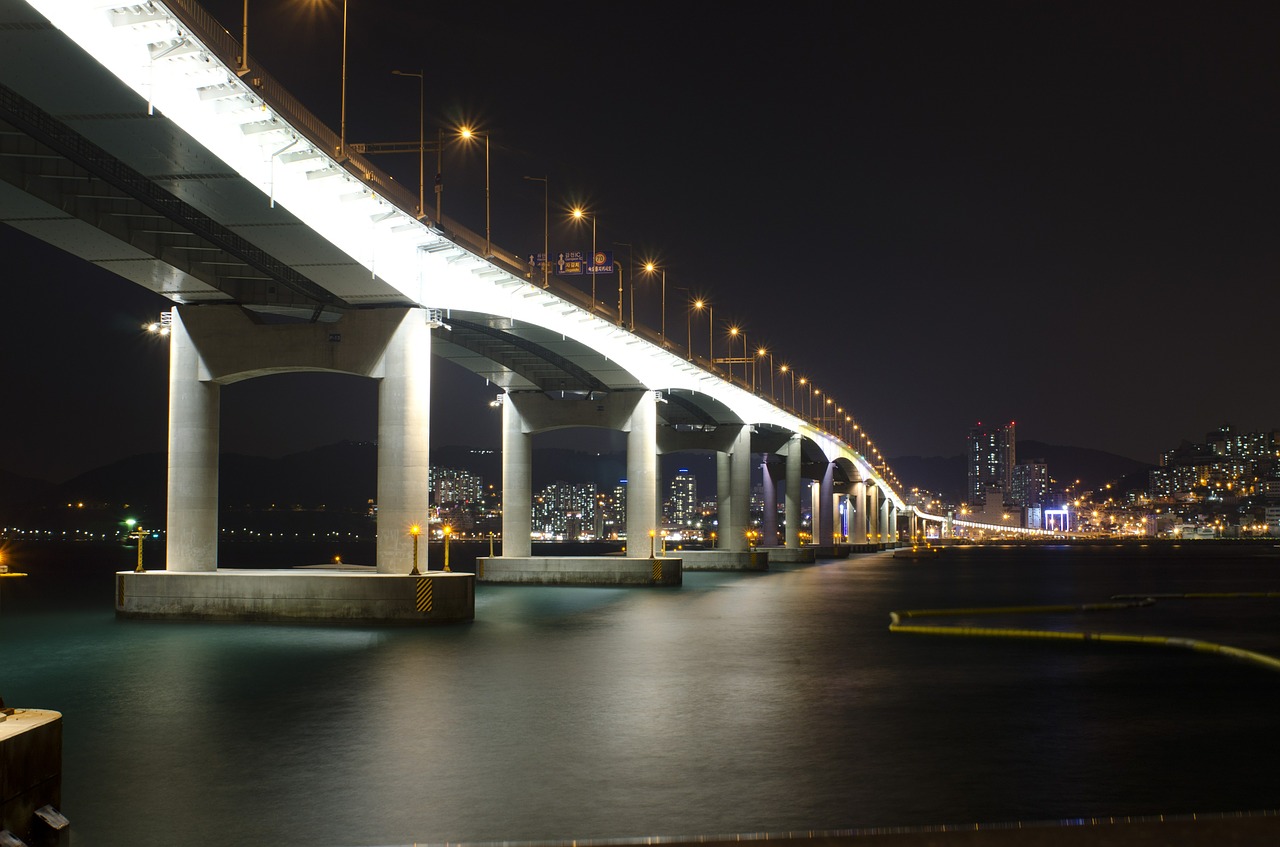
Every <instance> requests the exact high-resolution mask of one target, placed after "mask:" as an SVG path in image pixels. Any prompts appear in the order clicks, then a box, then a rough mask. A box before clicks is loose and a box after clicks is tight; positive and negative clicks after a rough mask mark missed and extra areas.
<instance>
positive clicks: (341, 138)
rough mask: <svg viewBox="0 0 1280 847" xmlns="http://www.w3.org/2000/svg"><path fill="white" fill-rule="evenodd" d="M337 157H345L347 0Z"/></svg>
mask: <svg viewBox="0 0 1280 847" xmlns="http://www.w3.org/2000/svg"><path fill="white" fill-rule="evenodd" d="M338 155H339V156H341V157H342V158H344V159H345V158H346V157H347V0H342V116H341V118H340V119H339V123H338Z"/></svg>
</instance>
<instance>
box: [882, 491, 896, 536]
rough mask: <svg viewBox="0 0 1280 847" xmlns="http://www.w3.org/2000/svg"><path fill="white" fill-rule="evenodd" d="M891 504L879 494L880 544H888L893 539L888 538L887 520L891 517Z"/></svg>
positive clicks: (888, 527) (888, 525) (888, 524)
mask: <svg viewBox="0 0 1280 847" xmlns="http://www.w3.org/2000/svg"><path fill="white" fill-rule="evenodd" d="M892 508H893V503H892V502H890V500H889V498H888V497H887V496H886V495H885V494H884V493H883V492H881V494H880V543H881V544H888V543H890V542H891V541H892V540H893V539H892V538H891V537H890V534H889V533H890V523H889V519H890V518H891V517H892V514H893V513H892V511H891V510H892Z"/></svg>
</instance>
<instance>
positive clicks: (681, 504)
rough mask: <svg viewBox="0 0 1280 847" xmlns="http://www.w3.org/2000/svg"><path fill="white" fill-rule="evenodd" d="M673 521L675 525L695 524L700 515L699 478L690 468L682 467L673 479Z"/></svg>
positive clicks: (671, 508)
mask: <svg viewBox="0 0 1280 847" xmlns="http://www.w3.org/2000/svg"><path fill="white" fill-rule="evenodd" d="M668 503H669V504H670V516H671V523H672V525H674V526H679V527H686V526H694V525H696V524H697V523H698V521H699V516H698V478H697V477H696V476H694V475H693V474H692V473H690V472H689V469H688V468H680V470H679V472H677V473H676V475H675V477H674V478H673V479H672V480H671V495H670V499H669V500H668Z"/></svg>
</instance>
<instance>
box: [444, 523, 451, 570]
mask: <svg viewBox="0 0 1280 847" xmlns="http://www.w3.org/2000/svg"><path fill="white" fill-rule="evenodd" d="M443 532H444V569H445V571H446V572H447V571H448V570H449V536H451V535H453V527H451V526H446V527H445V528H444V530H443Z"/></svg>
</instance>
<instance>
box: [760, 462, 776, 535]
mask: <svg viewBox="0 0 1280 847" xmlns="http://www.w3.org/2000/svg"><path fill="white" fill-rule="evenodd" d="M769 459H770V455H769V454H768V453H765V454H764V458H763V460H762V461H761V462H760V475H761V478H762V480H763V483H764V485H763V490H764V516H763V518H761V520H760V546H762V547H776V546H778V483H777V481H776V480H775V479H774V478H773V470H772V466H771V465H770V462H769Z"/></svg>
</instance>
